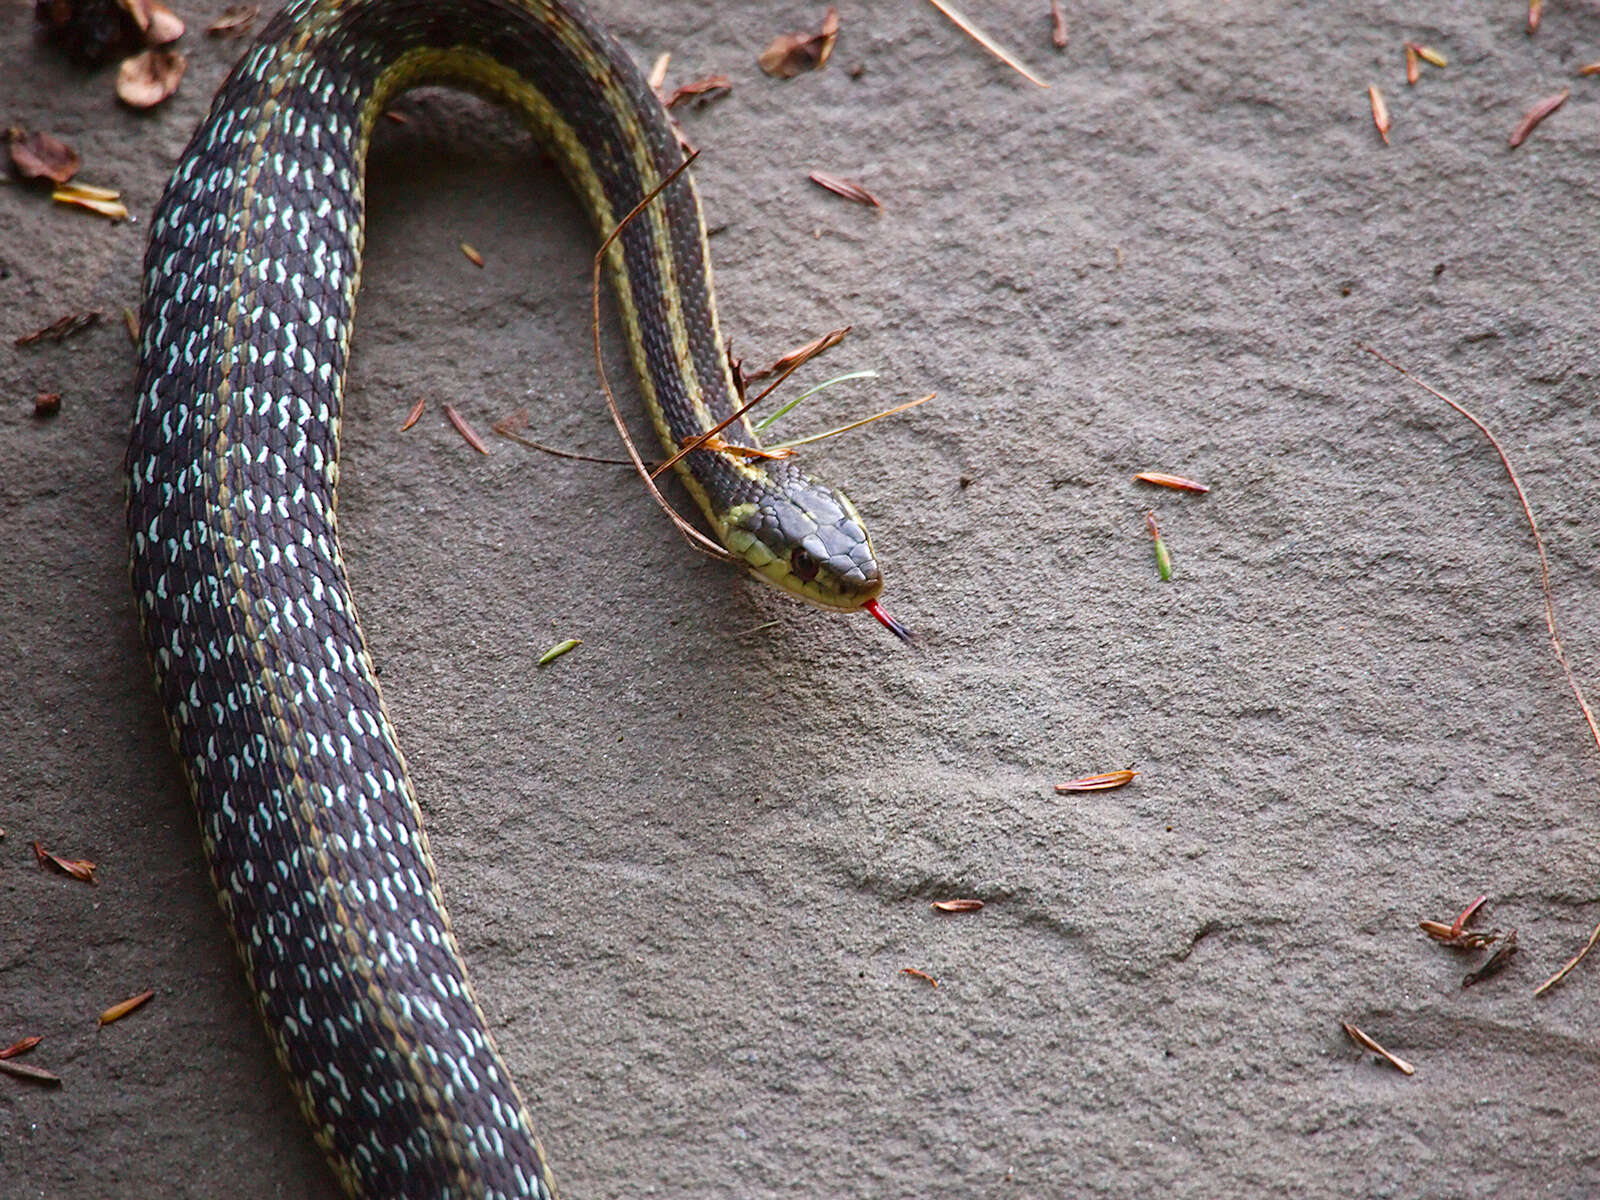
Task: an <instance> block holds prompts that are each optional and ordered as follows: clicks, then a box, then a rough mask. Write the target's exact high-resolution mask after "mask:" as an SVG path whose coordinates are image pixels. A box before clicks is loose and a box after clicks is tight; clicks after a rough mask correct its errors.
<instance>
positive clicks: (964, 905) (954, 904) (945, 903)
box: [933, 900, 983, 913]
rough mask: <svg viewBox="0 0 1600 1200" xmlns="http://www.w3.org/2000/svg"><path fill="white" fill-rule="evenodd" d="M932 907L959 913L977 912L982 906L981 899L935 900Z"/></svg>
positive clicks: (941, 910)
mask: <svg viewBox="0 0 1600 1200" xmlns="http://www.w3.org/2000/svg"><path fill="white" fill-rule="evenodd" d="M933 907H934V908H937V909H938V910H939V911H940V912H949V913H959V912H977V911H978V910H979V909H981V908H982V907H983V901H982V900H935V901H934V902H933Z"/></svg>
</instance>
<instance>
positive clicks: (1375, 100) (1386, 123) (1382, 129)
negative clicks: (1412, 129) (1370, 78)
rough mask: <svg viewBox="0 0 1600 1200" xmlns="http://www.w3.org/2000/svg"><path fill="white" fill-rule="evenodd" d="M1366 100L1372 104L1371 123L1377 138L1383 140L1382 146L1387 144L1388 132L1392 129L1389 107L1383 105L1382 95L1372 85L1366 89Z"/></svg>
mask: <svg viewBox="0 0 1600 1200" xmlns="http://www.w3.org/2000/svg"><path fill="white" fill-rule="evenodd" d="M1367 99H1368V100H1369V101H1371V103H1372V123H1373V125H1374V126H1376V127H1377V130H1378V136H1379V137H1381V138H1382V139H1383V144H1384V145H1385V146H1387V145H1388V144H1389V130H1390V129H1391V128H1392V127H1393V126H1392V124H1391V122H1390V120H1389V106H1388V105H1387V104H1385V103H1384V100H1383V93H1382V92H1380V91H1379V90H1378V85H1377V84H1373V85H1372V86H1370V87H1369V88H1367Z"/></svg>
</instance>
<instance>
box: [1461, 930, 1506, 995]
mask: <svg viewBox="0 0 1600 1200" xmlns="http://www.w3.org/2000/svg"><path fill="white" fill-rule="evenodd" d="M1516 952H1517V931H1516V930H1515V929H1513V930H1511V931H1510V932H1509V933H1507V934H1506V936H1505V940H1504V941H1503V942H1501V943H1500V948H1499V949H1498V950H1496V951H1495V952H1494V953H1493V954H1491V955H1490V956H1489V961H1488V962H1486V963H1484V964H1483V966H1481V967H1479V968H1478V969H1477V970H1476V971H1469V972H1468V973H1467V974H1466V976H1465V977H1463V979H1462V980H1461V986H1462V987H1464V988H1468V987H1471V986H1472V985H1473V984H1475V983H1482V982H1483V981H1484V980H1485V979H1488V978H1490V977H1491V976H1494V975H1498V974H1500V972H1501V971H1504V970H1505V969H1506V967H1507V966H1509V965H1510V963H1511V959H1512V957H1513V956H1514V955H1515V954H1516Z"/></svg>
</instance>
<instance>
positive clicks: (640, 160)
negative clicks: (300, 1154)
mask: <svg viewBox="0 0 1600 1200" xmlns="http://www.w3.org/2000/svg"><path fill="white" fill-rule="evenodd" d="M421 83H446V84H452V85H457V86H460V87H463V88H466V89H468V90H471V91H474V92H477V93H479V94H481V95H483V96H486V97H488V98H490V99H491V100H494V101H497V102H499V103H501V104H504V105H507V106H508V107H510V108H511V109H513V110H514V111H516V112H517V113H519V114H520V115H521V116H522V118H523V119H524V120H525V121H526V122H527V124H528V125H529V126H530V127H531V128H532V129H533V131H534V132H535V134H536V135H537V136H538V138H539V140H540V141H541V143H542V144H543V145H544V147H545V148H546V149H547V150H548V151H549V152H550V153H551V154H552V155H553V156H554V157H555V158H556V159H557V161H558V162H559V164H560V165H561V168H562V170H563V172H564V173H565V175H566V177H567V179H568V181H569V182H570V184H571V185H572V187H573V189H574V191H575V192H576V193H577V195H578V197H579V198H580V199H581V201H582V202H583V204H584V206H585V207H586V208H587V210H588V212H589V214H590V216H591V217H592V218H593V221H594V223H595V225H596V226H597V227H598V228H600V229H601V230H602V231H605V230H608V229H611V228H613V227H615V225H616V224H617V222H618V221H619V220H620V219H621V218H622V217H623V215H624V214H627V213H628V212H629V211H630V210H631V209H632V208H634V207H635V206H636V205H637V204H638V203H639V202H640V201H641V200H642V199H643V198H645V197H646V196H647V195H648V194H649V193H650V192H651V191H652V190H653V189H654V188H655V187H657V185H658V184H660V183H661V182H662V181H663V180H665V179H666V178H667V177H668V176H669V175H670V174H671V172H672V171H673V170H674V169H675V168H677V167H678V166H680V164H681V163H682V161H683V152H682V150H681V148H680V146H679V143H678V140H677V138H676V136H675V135H674V132H673V129H672V127H671V124H670V122H669V120H668V118H667V117H666V115H665V112H664V111H663V109H662V107H661V105H660V103H659V101H658V100H657V98H656V96H655V95H654V93H653V92H652V91H651V89H650V87H649V85H648V84H647V83H646V82H645V81H644V80H643V78H642V77H641V76H640V74H639V72H638V70H637V69H636V68H635V66H634V65H633V63H632V61H631V60H630V59H629V57H628V55H627V54H626V53H625V52H624V51H623V50H622V48H621V47H620V46H618V44H617V43H616V42H614V41H613V40H612V39H611V37H610V36H609V35H608V34H607V33H606V32H605V31H604V30H602V29H601V28H600V27H599V26H598V25H597V24H596V23H595V22H594V21H593V20H592V19H591V18H590V17H589V16H588V15H586V14H585V13H584V12H583V11H582V10H581V9H579V8H577V7H576V6H574V5H572V4H569V3H559V2H555V0H296V2H295V3H293V4H291V5H290V6H289V8H287V9H286V10H285V11H284V12H283V13H281V14H280V15H279V16H278V17H277V18H276V19H274V20H273V21H272V22H271V24H270V25H269V26H268V27H267V28H266V29H265V30H264V31H263V33H262V34H261V36H260V38H259V39H258V40H257V41H256V43H255V44H254V45H253V46H252V47H251V48H250V50H249V51H248V52H247V53H246V54H245V55H244V57H243V59H242V60H241V61H240V63H239V64H238V66H237V67H236V68H235V69H234V71H233V73H232V74H231V75H230V76H229V78H228V80H227V82H226V83H225V84H224V85H223V87H222V89H221V91H220V92H219V94H218V96H217V98H216V100H215V101H214V103H213V105H212V108H211V111H210V115H209V116H208V117H207V118H206V120H205V121H204V123H203V124H202V125H201V126H200V128H199V130H198V131H197V132H196V134H195V135H194V138H193V140H192V141H191V142H190V143H189V147H188V149H187V151H186V152H185V153H184V155H183V157H182V159H181V160H180V163H179V165H178V167H177V169H176V172H175V174H174V176H173V179H172V182H171V184H170V185H169V187H168V189H167V191H166V194H165V196H164V198H163V199H162V201H161V203H160V206H159V208H158V210H157V212H156V215H155V217H154V220H153V222H152V227H151V235H150V244H149V249H148V252H147V256H146V260H145V279H144V286H145V297H144V307H143V320H142V332H141V343H140V359H141V366H140V373H139V380H138V388H137V409H136V414H135V417H134V423H133V434H132V438H131V441H130V445H129V450H128V458H127V469H128V480H129V487H128V529H129V534H130V540H131V545H132V577H133V587H134V593H135V596H136V600H137V604H138V608H139V612H140V617H141V621H142V625H143V629H144V634H145V639H146V642H147V645H148V648H149V651H150V654H151V657H152V660H153V662H154V665H155V673H156V679H157V687H158V690H159V692H160V695H161V698H162V702H163V705H164V708H165V710H166V713H167V716H168V719H169V723H170V727H171V732H172V737H173V741H174V744H175V746H176V748H177V752H178V755H179V758H180V761H181V763H182V766H183V769H184V773H185V775H186V776H187V779H188V782H189V785H190V788H191V789H192V792H193V795H194V800H195V804H196V806H197V809H198V812H199V816H200V824H201V831H202V837H203V840H204V843H205V849H206V853H207V856H208V859H209V864H210V870H211V874H212V878H213V881H214V883H215V885H216V888H217V892H218V895H219V897H220V899H221V903H222V906H223V909H224V910H225V914H226V916H227V919H228V922H229V924H230V926H231V930H232V933H233V936H234V939H235V941H236V943H237V945H238V947H239V950H240V953H241V955H242V956H243V959H244V963H245V968H246V972H247V975H248V977H249V981H250V984H251V987H252V989H253V991H254V994H255V998H256V1001H257V1004H258V1006H259V1008H260V1011H261V1013H262V1015H263V1018H264V1020H265V1024H266V1027H267V1031H268V1034H269V1037H270V1039H271V1041H272V1044H273V1046H274V1048H275V1050H276V1052H277V1055H278V1057H279V1059H280V1060H281V1061H282V1062H283V1064H284V1066H285V1068H286V1069H287V1072H288V1075H289V1077H290V1080H291V1081H292V1085H293V1087H294V1089H295V1092H296V1094H297V1097H298V1099H299V1102H300V1105H301V1107H302V1109H303V1110H304V1112H305V1114H306V1116H307V1118H308V1120H309V1121H310V1123H311V1126H312V1128H313V1130H314V1131H315V1135H316V1138H317V1140H318V1142H319V1143H320V1144H321V1146H322V1148H323V1149H324V1150H325V1151H326V1153H327V1155H328V1158H329V1161H330V1162H331V1163H332V1165H333V1168H334V1170H335V1172H336V1174H337V1175H338V1177H339V1178H340V1180H341V1181H342V1183H343V1184H344V1186H345V1188H346V1189H347V1190H348V1191H349V1192H350V1193H351V1194H352V1195H361V1196H385V1197H389V1196H393V1197H398V1196H408V1197H410V1196H415V1197H421V1196H429V1197H444V1196H452V1197H455V1196H460V1197H466V1196H484V1197H511V1196H549V1195H551V1194H552V1191H553V1185H552V1183H551V1179H550V1173H549V1171H548V1169H547V1167H546V1165H545V1160H544V1157H543V1154H542V1152H541V1150H540V1148H539V1144H538V1141H537V1140H536V1138H535V1136H534V1132H533V1128H532V1123H531V1120H530V1118H529V1114H528V1108H527V1106H526V1104H525V1103H524V1101H523V1098H522V1096H521V1095H520V1094H519V1092H518V1089H517V1086H516V1084H515V1083H514V1082H513V1080H512V1078H511V1076H510V1073H509V1072H508V1070H507V1068H506V1065H505V1063H504V1061H503V1060H502V1058H501V1057H500V1055H499V1053H498V1052H497V1050H496V1049H495V1045H494V1040H493V1038H492V1037H491V1035H490V1031H489V1028H488V1025H487V1022H486V1021H485V1018H484V1016H483V1013H482V1012H481V1011H480V1009H479V1006H478V1004H477V1002H476V1000H475V999H474V996H473V991H472V987H471V984H470V983H469V981H468V979H467V974H466V970H465V967H464V965H463V963H462V961H461V956H460V953H459V951H458V949H457V945H456V940H455V937H454V935H453V933H452V932H451V926H450V921H449V917H448V916H447V914H446V911H445V906H444V902H443V899H442V898H441V896H440V892H439V888H438V884H437V881H436V878H435V872H434V867H433V863H432V860H431V858H430V856H429V853H428V845H427V838H426V836H425V834H424V832H423V829H422V825H421V821H420V817H419V813H418V809H417V804H416V799H415V796H414V794H413V789H412V785H411V782H410V780H409V778H408V777H407V774H406V769H405V763H404V759H403V758H402V757H401V754H400V751H399V749H398V746H397V742H396V737H395V732H394V729H393V727H392V726H391V724H390V722H389V720H388V718H387V716H386V715H385V713H384V709H383V705H382V702H381V698H380V695H379V689H378V684H377V680H376V678H375V676H374V672H373V668H372V662H371V660H370V658H369V656H368V653H367V649H366V645H365V642H364V640H363V637H362V633H361V629H360V625H359V623H358V621H357V615H356V609H355V606H354V604H353V602H352V599H351V595H350V591H349V587H348V585H347V582H346V579H345V571H344V566H343V562H342V559H341V557H340V552H339V544H338V538H337V529H336V522H335V516H334V495H335V486H336V483H337V480H338V470H339V466H338V447H339V422H340V405H341V394H342V389H343V382H344V374H345V366H346V362H347V359H348V352H349V345H350V333H351V324H352V318H353V313H354V303H355V297H356V291H357V287H358V281H359V277H360V270H361V250H362V239H363V215H364V200H363V175H364V163H365V157H366V151H367V146H368V143H369V141H370V139H371V135H372V129H373V124H374V121H375V120H376V119H377V118H378V116H379V115H380V114H381V113H382V112H383V111H384V110H385V108H386V107H387V106H388V105H389V103H390V102H391V101H392V100H393V98H394V97H395V96H396V95H397V94H398V93H400V92H401V91H402V90H404V89H406V88H409V87H412V86H415V85H417V84H421ZM607 262H608V266H609V270H610V275H611V279H612V283H613V285H614V288H615V291H616V294H617V297H618V307H619V310H620V313H621V319H622V326H623V330H624V334H625V337H626V339H627V342H628V346H629V349H630V353H631V356H632V359H633V362H634V365H635V368H636V370H637V373H638V376H639V384H640V389H641V391H642V393H643V396H644V400H645V403H646V406H647V407H648V409H649V411H650V413H651V415H652V417H653V420H654V423H655V425H656V427H657V430H658V432H659V433H660V436H661V438H662V441H663V444H664V445H666V446H667V447H668V449H669V450H672V451H675V450H677V449H678V448H679V447H681V446H682V445H683V444H684V442H685V440H686V439H689V438H692V437H693V436H695V435H698V434H700V433H703V432H705V431H707V430H710V429H711V428H712V427H713V426H715V425H716V424H717V423H718V422H720V421H722V420H723V419H724V418H726V417H727V416H729V415H730V414H731V413H732V411H733V409H734V405H735V402H736V395H737V393H736V389H735V386H734V381H733V378H732V376H731V374H730V368H729V365H728V362H727V358H726V355H725V353H724V348H723V342H722V338H721V335H720V333H719V330H718V325H717V317H716V313H715V310H714V307H713V303H712V294H711V268H710V263H709V259H708V255H707V249H706V239H705V229H704V224H703V221H702V218H701V214H700V206H699V201H698V199H697V198H696V194H695V189H694V184H693V181H692V179H691V178H690V177H689V176H688V175H687V174H684V175H681V176H679V177H678V178H676V179H674V180H672V181H671V182H670V183H669V184H668V185H667V186H666V187H665V188H664V189H663V190H662V192H661V194H660V196H659V197H658V198H657V199H656V200H654V201H653V202H652V203H650V204H649V205H647V206H645V207H644V208H643V209H642V210H641V211H640V213H639V214H638V217H637V219H635V220H633V221H631V222H630V223H628V225H627V226H626V227H625V228H624V229H623V230H622V233H621V236H620V237H619V238H618V239H617V240H616V241H615V242H614V243H613V244H612V246H611V249H610V250H609V252H608V259H607ZM724 437H725V438H726V440H727V441H729V442H742V443H744V444H745V445H748V446H756V445H757V444H758V443H757V442H756V440H755V435H754V433H753V432H752V431H751V430H750V428H749V426H748V424H747V423H746V422H744V421H742V420H741V421H739V422H736V423H735V424H734V425H733V426H731V427H730V430H729V431H728V432H727V433H726V434H725V435H724ZM678 470H679V472H680V474H681V477H682V479H683V482H684V484H685V485H686V487H687V489H688V491H689V492H690V493H691V494H692V495H693V497H694V499H695V500H696V501H697V502H698V504H699V506H700V508H701V509H702V510H703V511H704V513H705V516H706V518H707V520H708V521H709V522H710V524H711V527H712V529H713V531H714V532H715V534H716V536H717V538H718V539H719V540H720V541H721V543H722V544H723V545H724V546H726V547H727V549H728V550H729V551H730V552H731V553H732V554H733V555H734V556H735V557H736V558H737V559H738V560H739V561H741V562H742V563H743V564H744V565H745V566H746V567H748V568H749V569H750V570H751V571H752V572H754V573H756V574H758V575H760V576H763V577H765V578H767V579H768V580H770V581H772V582H774V583H777V584H778V585H779V586H781V587H784V588H786V589H788V590H789V591H791V592H793V593H795V594H797V595H799V596H802V597H804V598H806V599H808V600H810V601H812V602H814V603H817V604H821V605H823V606H825V607H831V608H837V609H855V608H861V607H875V597H876V596H877V594H878V591H879V589H880V587H881V580H880V577H879V573H878V568H877V565H876V563H875V561H874V558H873V554H872V548H871V545H870V543H869V541H868V539H867V535H866V533H865V531H864V530H863V528H862V526H861V522H860V520H859V518H858V517H857V515H856V512H855V510H854V508H853V507H852V506H851V504H850V502H849V501H848V500H847V499H845V498H844V497H843V496H841V495H840V494H839V493H837V492H835V491H832V490H830V489H829V488H827V487H825V486H823V485H821V484H818V483H816V482H814V481H812V480H810V479H808V478H807V477H806V476H804V475H803V474H802V473H801V472H800V471H799V470H798V469H797V468H796V467H795V466H794V465H793V464H792V462H789V461H772V460H762V459H759V458H752V457H748V456H744V455H740V454H737V453H733V452H728V451H724V450H721V449H700V450H695V451H693V452H692V453H690V454H689V455H687V457H685V458H684V459H683V460H682V462H681V463H680V464H679V466H678Z"/></svg>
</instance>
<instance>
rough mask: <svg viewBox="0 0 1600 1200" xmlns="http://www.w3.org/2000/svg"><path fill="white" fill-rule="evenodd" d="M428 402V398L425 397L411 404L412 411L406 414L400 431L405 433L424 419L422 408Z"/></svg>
mask: <svg viewBox="0 0 1600 1200" xmlns="http://www.w3.org/2000/svg"><path fill="white" fill-rule="evenodd" d="M427 402H428V401H427V399H426V398H423V399H421V400H418V401H417V402H416V403H415V404H413V405H412V406H411V411H410V412H408V413H407V414H406V419H405V421H404V422H403V423H402V424H401V426H400V432H401V433H404V432H405V431H406V430H408V429H410V428H411V427H412V426H413V425H415V424H416V423H417V422H418V421H420V420H422V409H423V406H424V405H426V404H427Z"/></svg>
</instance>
